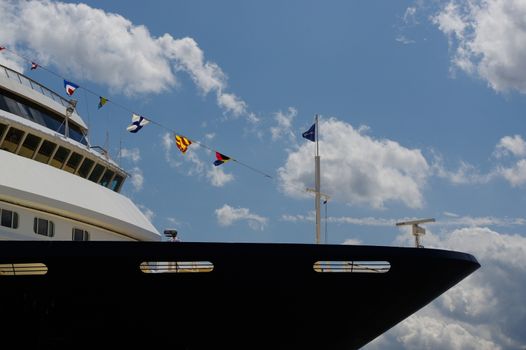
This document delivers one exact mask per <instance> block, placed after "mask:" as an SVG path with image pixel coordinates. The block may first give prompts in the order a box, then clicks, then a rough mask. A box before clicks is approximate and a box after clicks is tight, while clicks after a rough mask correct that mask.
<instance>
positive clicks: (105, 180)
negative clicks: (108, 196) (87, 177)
mask: <svg viewBox="0 0 526 350" xmlns="http://www.w3.org/2000/svg"><path fill="white" fill-rule="evenodd" d="M113 175H115V172H113V171H111V170H110V169H107V170H106V172H105V173H104V176H102V179H101V180H100V182H99V183H100V184H101V185H102V186H104V187H108V185H109V184H110V181H111V178H112V177H113Z"/></svg>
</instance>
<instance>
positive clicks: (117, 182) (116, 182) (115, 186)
mask: <svg viewBox="0 0 526 350" xmlns="http://www.w3.org/2000/svg"><path fill="white" fill-rule="evenodd" d="M123 181H124V177H122V176H121V175H118V174H117V175H115V177H114V178H113V181H112V182H111V187H110V188H111V189H112V190H114V191H115V192H119V191H120V189H121V186H122V182H123Z"/></svg>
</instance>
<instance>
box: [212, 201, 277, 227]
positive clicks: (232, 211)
mask: <svg viewBox="0 0 526 350" xmlns="http://www.w3.org/2000/svg"><path fill="white" fill-rule="evenodd" d="M215 214H216V217H217V221H218V222H219V225H221V226H231V225H232V224H234V223H235V222H237V221H247V223H248V226H249V227H250V228H251V229H253V230H260V231H263V229H264V228H265V226H266V225H267V221H268V219H267V218H265V217H263V216H259V215H257V214H254V213H251V212H250V210H249V209H247V208H233V207H231V206H229V205H228V204H225V205H223V206H222V207H221V208H219V209H216V210H215Z"/></svg>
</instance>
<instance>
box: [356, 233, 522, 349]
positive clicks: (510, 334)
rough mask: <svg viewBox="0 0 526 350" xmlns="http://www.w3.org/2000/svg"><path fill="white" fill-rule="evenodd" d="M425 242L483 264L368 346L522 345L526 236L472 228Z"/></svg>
mask: <svg viewBox="0 0 526 350" xmlns="http://www.w3.org/2000/svg"><path fill="white" fill-rule="evenodd" d="M406 236H408V235H404V237H402V238H399V240H398V241H403V240H406V239H407V237H406ZM428 236H429V237H428ZM428 238H430V239H428ZM426 242H427V244H426V247H427V246H429V247H431V246H433V247H437V248H442V249H444V248H445V249H452V250H457V251H464V252H467V253H471V254H473V255H474V256H475V257H476V258H477V259H478V260H479V262H480V263H481V265H482V267H481V268H480V269H479V270H477V271H476V272H475V273H473V275H471V276H469V277H468V278H466V279H465V280H464V281H462V282H460V283H459V284H458V285H456V286H455V287H453V288H452V289H450V290H449V291H447V292H446V293H445V294H443V295H442V296H441V297H439V298H438V299H436V300H435V301H434V302H433V303H432V304H431V305H430V306H427V307H425V308H424V309H422V310H421V311H419V312H418V313H416V314H415V315H413V316H411V317H409V318H408V319H406V320H405V321H403V322H402V323H400V324H399V325H398V326H396V327H394V328H393V329H392V330H390V331H389V332H387V333H386V334H384V335H382V336H381V337H380V338H378V339H377V340H375V341H374V342H373V343H371V344H370V345H368V346H367V347H366V349H384V348H389V349H453V350H455V349H523V348H525V346H526V334H525V333H524V331H523V325H524V324H525V323H526V305H525V304H524V295H525V294H526V238H525V237H523V236H519V235H510V234H501V233H498V232H495V231H492V230H490V229H488V228H481V227H473V228H463V229H458V230H454V231H452V232H450V233H448V234H446V235H443V236H437V235H433V234H429V235H426Z"/></svg>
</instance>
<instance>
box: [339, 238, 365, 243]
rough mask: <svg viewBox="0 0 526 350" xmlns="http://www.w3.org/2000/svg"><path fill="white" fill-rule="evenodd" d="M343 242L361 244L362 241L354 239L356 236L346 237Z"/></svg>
mask: <svg viewBox="0 0 526 350" xmlns="http://www.w3.org/2000/svg"><path fill="white" fill-rule="evenodd" d="M343 244H347V245H360V244H362V241H360V240H359V239H356V238H348V239H346V240H345V241H344V242H343Z"/></svg>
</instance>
